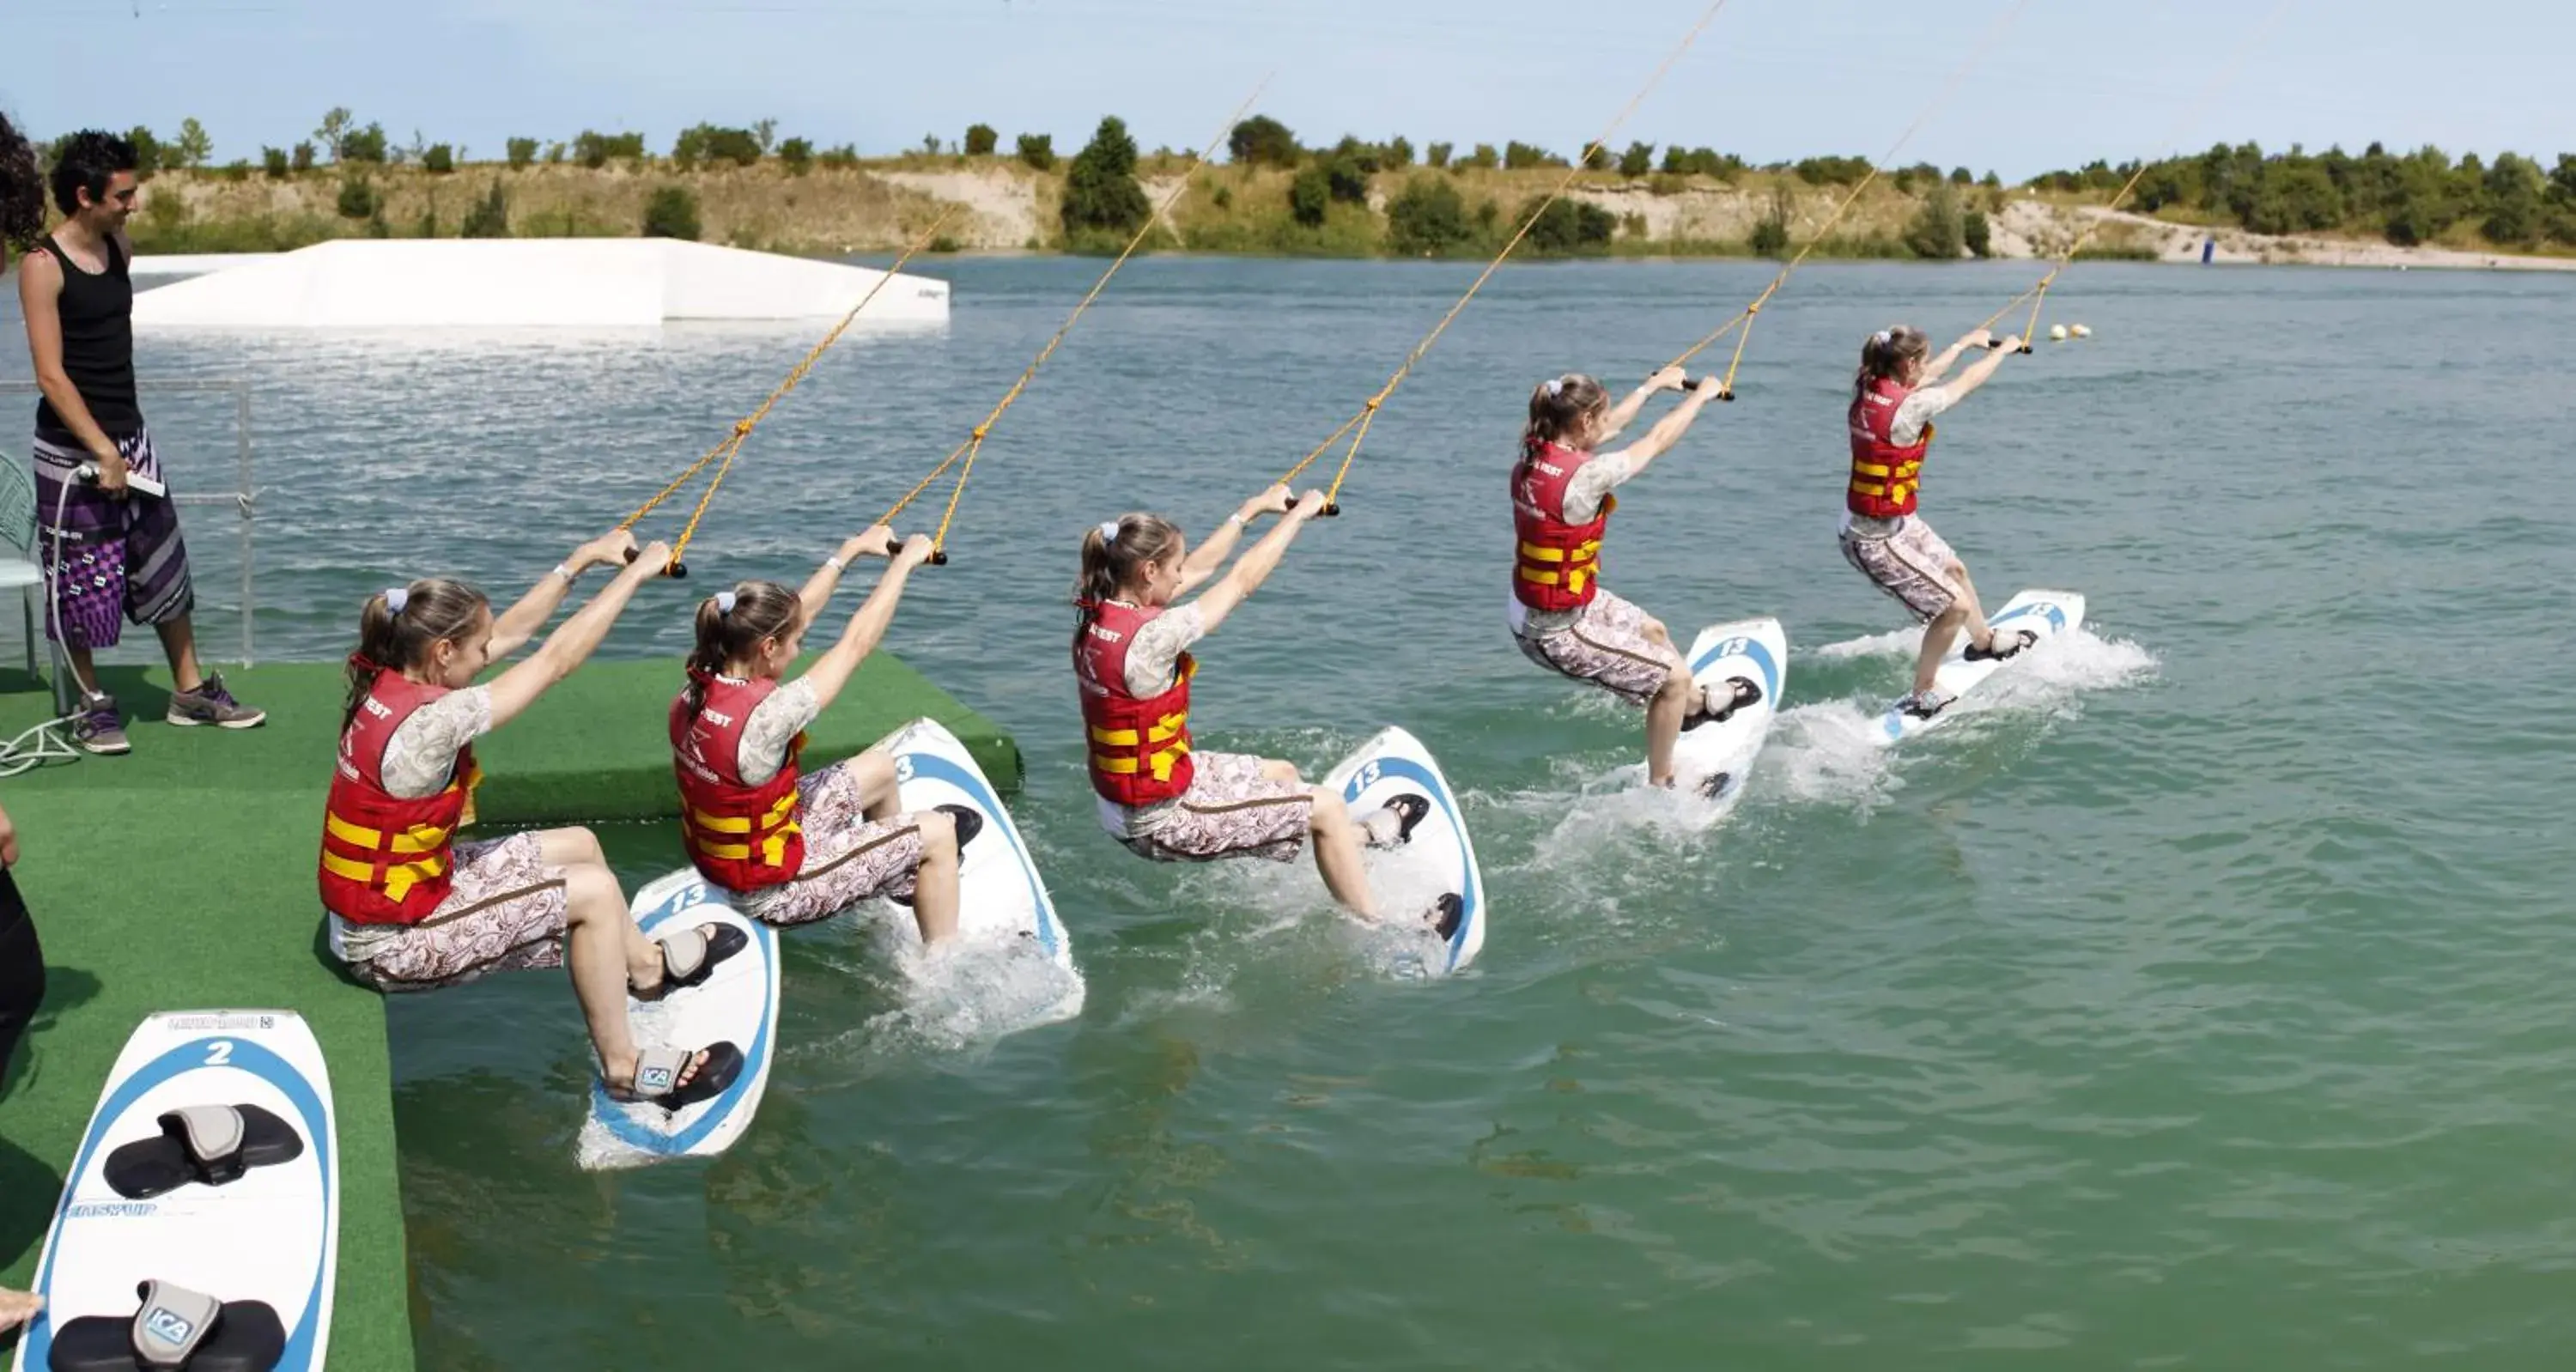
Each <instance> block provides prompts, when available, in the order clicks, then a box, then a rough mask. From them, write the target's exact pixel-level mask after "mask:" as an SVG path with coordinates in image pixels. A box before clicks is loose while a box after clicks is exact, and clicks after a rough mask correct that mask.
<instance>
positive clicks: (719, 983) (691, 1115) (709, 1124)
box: [579, 868, 779, 1169]
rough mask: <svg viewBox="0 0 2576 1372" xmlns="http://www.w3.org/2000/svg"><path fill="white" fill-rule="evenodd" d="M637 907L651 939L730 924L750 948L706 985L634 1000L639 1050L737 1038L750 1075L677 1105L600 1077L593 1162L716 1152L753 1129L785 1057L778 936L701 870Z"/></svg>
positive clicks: (644, 897)
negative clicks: (633, 1093)
mask: <svg viewBox="0 0 2576 1372" xmlns="http://www.w3.org/2000/svg"><path fill="white" fill-rule="evenodd" d="M634 910H635V923H636V924H637V926H638V927H640V928H642V929H643V931H644V937H645V938H647V939H661V938H666V937H668V936H670V935H672V934H676V933H679V932H681V931H682V930H686V929H694V928H696V927H697V926H699V925H701V924H729V925H732V926H733V927H735V928H737V929H740V930H742V931H743V933H744V934H745V935H747V936H748V937H749V939H750V942H749V943H748V944H747V945H746V946H745V947H744V948H743V950H742V951H741V952H739V953H736V954H734V955H733V956H732V957H729V958H726V959H725V960H724V961H723V962H720V963H717V964H716V967H715V970H714V971H713V972H711V973H709V974H708V976H707V979H706V980H705V981H703V982H700V983H699V984H697V985H695V986H687V987H682V988H681V989H679V990H677V991H673V992H672V993H671V994H670V995H668V996H666V997H664V998H663V999H661V1000H658V1001H640V1000H634V999H631V998H630V999H629V1000H628V1001H627V1002H626V1016H627V1022H628V1023H629V1024H631V1025H632V1026H633V1027H634V1031H635V1043H636V1046H637V1047H639V1048H679V1049H685V1050H688V1051H692V1052H694V1051H696V1050H698V1049H701V1048H704V1047H706V1046H707V1045H708V1044H711V1043H730V1044H732V1045H733V1046H734V1047H736V1048H738V1049H740V1050H741V1051H742V1073H741V1075H739V1076H737V1077H735V1078H734V1081H733V1084H732V1085H730V1086H728V1087H726V1088H725V1089H724V1090H723V1091H721V1092H719V1093H717V1094H716V1095H715V1096H714V1097H712V1098H710V1099H707V1100H702V1101H698V1102H696V1103H695V1104H692V1105H686V1106H682V1107H681V1108H680V1109H678V1110H665V1109H663V1108H662V1107H661V1106H659V1105H655V1104H652V1103H651V1102H648V1101H621V1100H618V1099H617V1098H615V1097H614V1096H611V1095H610V1094H609V1093H608V1084H607V1083H606V1082H604V1081H601V1080H600V1079H599V1078H598V1077H596V1076H593V1077H592V1079H591V1085H590V1120H589V1122H588V1123H586V1124H584V1125H583V1126H582V1131H581V1144H580V1150H579V1151H580V1159H581V1165H582V1166H584V1167H586V1168H592V1169H598V1168H609V1167H635V1166H640V1165H642V1164H644V1163H650V1162H660V1161H663V1160H665V1159H669V1158H680V1157H708V1156H712V1155H714V1154H717V1153H721V1152H723V1151H724V1150H725V1149H727V1148H730V1147H732V1146H733V1141H734V1140H735V1139H738V1138H740V1137H742V1131H743V1130H745V1129H748V1128H750V1127H751V1121H752V1116H753V1115H754V1114H755V1113H757V1112H758V1111H759V1109H760V1097H761V1094H762V1093H763V1092H765V1091H767V1090H768V1089H769V1069H770V1066H771V1064H772V1063H773V1062H775V1061H776V1059H777V1057H778V961H779V958H778V935H777V934H776V933H774V932H772V931H771V930H770V928H769V926H767V925H765V924H762V923H761V922H760V921H759V920H756V919H753V918H751V917H749V916H747V915H744V914H742V913H741V912H739V911H737V910H735V909H734V908H733V906H732V904H731V903H730V902H729V901H728V900H727V899H726V897H725V893H724V891H722V890H721V889H719V888H717V887H714V886H710V885H708V884H707V882H706V880H705V879H704V878H702V877H700V876H699V875H698V874H697V872H696V871H695V870H694V869H686V868H684V869H682V870H680V871H677V872H673V873H671V874H670V875H668V876H665V877H662V878H660V879H659V880H656V881H655V882H653V884H651V885H649V886H647V887H645V888H644V889H643V890H641V891H638V892H636V893H635V902H634Z"/></svg>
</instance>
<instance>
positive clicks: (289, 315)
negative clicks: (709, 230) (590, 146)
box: [134, 238, 948, 329]
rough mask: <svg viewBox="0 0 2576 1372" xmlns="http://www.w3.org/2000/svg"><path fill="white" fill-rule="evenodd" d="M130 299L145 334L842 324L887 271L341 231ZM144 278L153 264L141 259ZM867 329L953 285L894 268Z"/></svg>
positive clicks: (647, 246)
mask: <svg viewBox="0 0 2576 1372" xmlns="http://www.w3.org/2000/svg"><path fill="white" fill-rule="evenodd" d="M184 265H186V266H188V267H192V268H196V269H198V270H200V271H203V272H205V273H206V274H205V275H200V276H194V277H190V278H189V279H186V280H182V281H178V282H175V283H173V284H171V285H167V286H162V287H159V288H157V289H154V290H147V291H143V292H141V293H139V294H137V295H136V296H135V298H134V322H135V324H136V325H137V326H138V327H142V328H147V329H150V328H192V327H193V328H237V329H421V328H631V327H639V326H654V325H659V324H661V323H663V322H664V321H666V320H692V319H694V320H726V319H729V320H814V321H829V320H837V319H839V318H840V317H841V316H842V315H844V314H847V313H849V311H850V308H851V307H852V306H854V305H857V304H858V303H859V301H860V300H862V299H864V298H866V296H867V294H868V292H869V290H870V289H872V288H874V287H875V286H876V285H877V283H878V282H879V281H880V280H883V279H884V278H885V276H886V274H885V273H884V272H880V271H876V270H874V269H872V268H868V267H852V266H844V265H842V264H840V263H837V262H821V261H814V260H811V259H807V258H801V257H785V256H781V255H779V254H776V253H763V252H746V251H744V250H742V249H740V248H718V247H711V246H709V245H707V244H704V243H684V242H680V241H678V240H676V239H669V238H495V239H463V238H426V239H342V240H339V241H336V242H330V243H316V244H314V245H313V246H312V247H309V248H299V249H297V250H296V251H294V252H290V253H275V254H261V255H258V256H257V258H256V259H255V260H249V261H246V262H244V263H243V264H242V265H238V266H224V265H219V264H218V263H217V262H216V261H215V260H214V259H209V258H204V257H196V258H190V259H188V260H187V262H186V263H185V264H184ZM135 270H136V273H137V274H138V275H144V276H151V275H160V274H165V273H161V272H159V271H158V270H157V269H156V268H155V267H154V266H153V265H152V260H151V259H148V258H146V259H140V260H138V261H137V263H136V267H135ZM859 319H860V322H861V323H862V324H866V323H889V324H916V325H918V324H944V323H946V322H947V319H948V283H947V282H944V281H933V280H931V279H929V278H928V277H920V276H912V275H908V274H904V275H897V276H896V277H895V278H894V279H893V280H891V281H887V282H886V284H885V288H884V289H883V290H881V291H878V292H877V295H876V298H875V299H873V300H870V301H868V307H867V309H866V310H865V311H864V312H862V313H861V315H860V316H859Z"/></svg>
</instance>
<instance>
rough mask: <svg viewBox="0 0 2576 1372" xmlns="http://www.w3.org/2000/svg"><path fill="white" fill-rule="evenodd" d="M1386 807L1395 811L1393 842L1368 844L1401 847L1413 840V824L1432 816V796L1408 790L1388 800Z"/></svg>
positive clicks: (1370, 845) (1376, 846)
mask: <svg viewBox="0 0 2576 1372" xmlns="http://www.w3.org/2000/svg"><path fill="white" fill-rule="evenodd" d="M1384 808H1386V809H1389V810H1393V811H1394V812H1395V839H1394V841H1393V842H1389V843H1371V844H1369V845H1368V846H1369V847H1371V848H1401V847H1403V846H1404V845H1406V844H1408V843H1411V842H1412V841H1413V826H1415V825H1417V824H1420V823H1421V822H1422V821H1423V820H1425V819H1427V818H1429V817H1430V814H1431V798H1430V797H1428V796H1418V795H1415V794H1413V793H1412V792H1410V791H1407V792H1405V793H1404V794H1403V795H1400V796H1397V797H1396V798H1395V799H1393V800H1390V801H1388V802H1387V803H1386V805H1385V806H1384ZM1363 829H1365V826H1363Z"/></svg>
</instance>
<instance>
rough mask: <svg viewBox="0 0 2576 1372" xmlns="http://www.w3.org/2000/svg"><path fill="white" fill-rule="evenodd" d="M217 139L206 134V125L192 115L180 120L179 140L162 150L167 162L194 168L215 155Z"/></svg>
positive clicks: (190, 168)
mask: <svg viewBox="0 0 2576 1372" xmlns="http://www.w3.org/2000/svg"><path fill="white" fill-rule="evenodd" d="M214 151H215V140H214V139H213V138H211V137H208V136H207V134H206V126H205V125H203V124H200V123H198V122H197V120H196V117H195V116H193V115H191V116H190V117H188V118H186V119H182V120H180V121H179V141H178V142H176V143H173V144H171V145H170V146H169V147H166V148H163V149H162V150H161V153H162V158H163V160H164V161H165V162H168V163H171V164H172V165H176V166H179V167H183V168H187V169H189V170H194V169H196V168H198V167H202V166H204V165H206V159H207V158H208V157H211V156H213V155H214Z"/></svg>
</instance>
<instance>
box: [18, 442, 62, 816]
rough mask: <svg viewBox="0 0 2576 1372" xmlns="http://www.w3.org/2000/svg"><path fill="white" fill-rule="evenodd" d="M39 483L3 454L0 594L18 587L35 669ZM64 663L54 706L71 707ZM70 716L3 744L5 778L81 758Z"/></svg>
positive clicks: (58, 667) (40, 574)
mask: <svg viewBox="0 0 2576 1372" xmlns="http://www.w3.org/2000/svg"><path fill="white" fill-rule="evenodd" d="M38 556H39V554H38V552H37V551H36V483H35V480H34V478H32V477H30V476H28V475H27V469H26V468H25V467H24V466H21V465H20V464H19V463H18V462H16V461H13V460H11V459H9V458H8V457H5V456H0V592H6V591H9V590H12V589H15V590H16V591H17V592H18V604H19V608H20V611H21V613H22V618H23V619H24V622H25V625H26V634H27V671H28V673H29V674H30V675H32V674H34V672H35V670H36V609H37V606H36V602H37V601H38V600H39V599H40V598H41V597H42V596H43V595H44V586H45V573H44V569H43V568H41V567H39V566H37V565H36V558H37V557H38ZM65 679H66V674H65V673H64V671H63V668H62V664H61V663H60V662H56V663H55V664H54V708H55V709H56V710H58V711H67V710H68V706H66V705H65V704H64V699H65V697H64V694H63V683H64V681H65ZM71 723H72V721H71V719H70V718H69V716H68V714H66V715H65V717H63V718H60V719H49V720H47V721H45V722H44V723H42V724H39V725H37V726H36V727H35V728H32V729H29V730H27V731H26V732H24V733H22V734H20V735H18V736H17V737H16V738H13V739H9V740H6V741H5V742H0V777H5V776H16V775H17V774H18V773H20V772H23V771H25V770H27V769H28V768H30V767H35V766H38V765H40V764H43V763H46V762H52V761H60V760H66V759H74V758H78V757H79V756H80V754H79V753H78V752H77V751H75V750H74V749H73V748H72V746H71V742H70V740H69V738H68V737H66V736H65V731H66V730H67V729H68V728H69V727H70V725H71Z"/></svg>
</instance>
